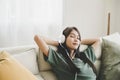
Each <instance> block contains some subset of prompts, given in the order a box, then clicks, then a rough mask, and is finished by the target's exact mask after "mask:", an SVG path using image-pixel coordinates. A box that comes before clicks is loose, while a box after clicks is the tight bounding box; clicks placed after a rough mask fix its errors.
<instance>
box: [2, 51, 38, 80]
mask: <svg viewBox="0 0 120 80" xmlns="http://www.w3.org/2000/svg"><path fill="white" fill-rule="evenodd" d="M0 80H37V78H36V77H35V76H34V75H33V74H32V73H31V72H30V71H29V70H28V69H26V68H25V67H24V66H23V65H21V64H20V63H19V62H18V61H17V60H15V59H14V58H13V57H11V56H10V54H9V53H7V52H5V51H2V52H0Z"/></svg>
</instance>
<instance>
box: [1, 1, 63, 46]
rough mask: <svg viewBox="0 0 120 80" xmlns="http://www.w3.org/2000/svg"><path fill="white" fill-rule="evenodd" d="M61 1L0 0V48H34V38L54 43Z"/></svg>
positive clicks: (59, 29)
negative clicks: (37, 36) (50, 39)
mask: <svg viewBox="0 0 120 80" xmlns="http://www.w3.org/2000/svg"><path fill="white" fill-rule="evenodd" d="M62 6H63V2H62V0H0V47H11V46H19V45H31V44H34V39H33V37H34V35H35V34H41V35H44V36H48V37H49V36H50V37H51V38H54V39H57V38H58V37H59V35H60V33H61V29H62Z"/></svg>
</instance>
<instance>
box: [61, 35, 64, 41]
mask: <svg viewBox="0 0 120 80" xmlns="http://www.w3.org/2000/svg"><path fill="white" fill-rule="evenodd" d="M64 41H65V36H64V35H62V36H61V42H62V43H63V42H64Z"/></svg>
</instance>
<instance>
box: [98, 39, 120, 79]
mask: <svg viewBox="0 0 120 80" xmlns="http://www.w3.org/2000/svg"><path fill="white" fill-rule="evenodd" d="M99 77H100V78H101V79H100V80H120V45H119V44H117V43H115V42H113V41H110V40H107V39H105V38H103V42H102V64H101V72H100V76H99Z"/></svg>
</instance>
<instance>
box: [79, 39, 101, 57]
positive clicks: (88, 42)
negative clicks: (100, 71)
mask: <svg viewBox="0 0 120 80" xmlns="http://www.w3.org/2000/svg"><path fill="white" fill-rule="evenodd" d="M81 44H85V45H91V46H92V47H93V48H94V50H95V56H96V58H100V57H101V51H100V50H101V45H100V39H99V38H96V39H84V40H81Z"/></svg>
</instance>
